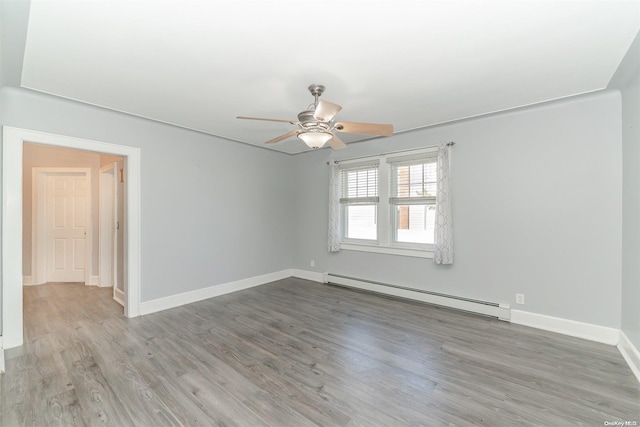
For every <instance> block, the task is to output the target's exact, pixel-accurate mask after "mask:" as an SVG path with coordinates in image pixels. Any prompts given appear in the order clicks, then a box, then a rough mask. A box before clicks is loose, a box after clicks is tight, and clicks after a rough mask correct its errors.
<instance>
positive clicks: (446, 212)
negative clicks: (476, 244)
mask: <svg viewBox="0 0 640 427" xmlns="http://www.w3.org/2000/svg"><path fill="white" fill-rule="evenodd" d="M450 150H451V148H450V147H448V146H447V145H445V144H440V146H439V147H438V175H437V177H438V187H437V190H436V236H435V245H434V246H435V248H434V253H433V261H434V262H435V263H436V264H453V226H452V217H451V190H450V187H449V178H450V175H451V172H450V164H449V154H450Z"/></svg>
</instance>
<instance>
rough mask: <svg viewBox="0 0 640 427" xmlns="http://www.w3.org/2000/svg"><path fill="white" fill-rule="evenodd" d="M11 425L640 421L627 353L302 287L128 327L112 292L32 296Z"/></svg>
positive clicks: (46, 289)
mask: <svg viewBox="0 0 640 427" xmlns="http://www.w3.org/2000/svg"><path fill="white" fill-rule="evenodd" d="M24 301H25V308H24V313H25V344H24V345H23V346H22V347H21V348H17V349H12V350H10V351H7V352H6V353H5V359H6V368H7V371H6V373H5V375H3V376H2V378H0V398H1V401H0V402H1V406H0V409H1V411H0V414H1V419H0V420H1V423H2V425H3V426H8V427H13V426H26V425H52V426H53V425H61V426H67V425H70V426H76V425H77V426H82V425H89V426H93V425H100V426H103V425H106V426H109V425H111V426H118V427H121V426H124V427H126V426H136V427H137V426H154V427H155V426H164V425H168V426H178V425H186V426H213V425H216V426H296V427H297V426H312V425H322V426H352V427H355V426H405V425H426V426H432V425H459V426H467V425H479V426H483V425H486V426H512V425H523V426H551V425H553V426H556V425H604V422H605V421H609V422H612V421H623V422H624V421H638V422H640V384H639V383H638V382H637V380H636V379H635V377H634V376H633V374H632V373H631V370H630V369H629V367H628V366H627V365H626V363H625V362H624V360H623V359H622V356H621V355H620V354H619V352H618V350H617V349H616V348H615V347H613V346H607V345H603V344H598V343H593V342H589V341H585V340H581V339H577V338H571V337H566V336H561V335H557V334H553V333H550V332H545V331H540V330H536V329H532V328H527V327H524V326H520V325H512V324H509V323H506V322H501V321H497V320H495V319H491V318H487V317H481V316H475V315H472V314H468V313H462V312H457V311H452V310H447V309H444V308H438V307H434V306H429V305H426V304H422V303H417V302H413V301H405V300H399V299H393V298H387V297H382V296H379V295H375V294H371V293H366V292H359V291H355V290H350V289H345V288H339V287H335V286H328V285H323V284H318V283H313V282H309V281H306V280H302V279H296V278H289V279H284V280H279V281H277V282H273V283H271V284H267V285H263V286H259V287H256V288H252V289H247V290H244V291H240V292H236V293H233V294H228V295H223V296H220V297H217V298H213V299H210V300H206V301H200V302H198V303H194V304H190V305H187V306H183V307H178V308H176V309H172V310H167V311H164V312H160V313H154V314H151V315H148V316H145V317H141V318H135V319H126V318H124V317H123V316H122V308H121V306H119V305H118V304H117V303H115V302H114V301H113V300H112V296H111V289H108V288H106V289H105V288H97V287H85V286H84V285H83V284H61V283H52V284H47V285H42V286H30V287H26V288H25V289H24Z"/></svg>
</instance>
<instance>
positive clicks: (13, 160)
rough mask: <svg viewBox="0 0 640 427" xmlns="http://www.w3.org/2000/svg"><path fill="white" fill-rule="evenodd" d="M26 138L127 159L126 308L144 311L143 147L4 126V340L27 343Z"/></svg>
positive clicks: (134, 312)
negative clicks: (24, 254)
mask: <svg viewBox="0 0 640 427" xmlns="http://www.w3.org/2000/svg"><path fill="white" fill-rule="evenodd" d="M25 142H34V143H38V144H45V145H53V146H58V147H66V148H76V149H80V150H89V151H97V152H100V153H105V154H114V155H117V156H122V157H124V158H125V168H126V170H127V177H126V182H125V209H126V211H125V221H124V227H125V228H124V235H125V242H124V243H125V248H126V249H125V263H126V269H125V271H126V274H125V284H124V286H125V306H124V314H125V316H127V317H136V316H139V315H140V285H141V284H140V260H141V257H140V148H137V147H130V146H126V145H117V144H110V143H106V142H100V141H92V140H88V139H82V138H74V137H69V136H63V135H55V134H50V133H45V132H38V131H31V130H26V129H19V128H14V127H9V126H4V127H3V143H2V190H3V191H2V340H3V345H4V347H5V348H13V347H17V346H20V345H22V343H23V312H22V167H23V165H22V152H23V144H24V143H25Z"/></svg>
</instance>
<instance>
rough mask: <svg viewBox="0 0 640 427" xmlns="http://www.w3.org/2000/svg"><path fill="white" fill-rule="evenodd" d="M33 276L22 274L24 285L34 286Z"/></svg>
mask: <svg viewBox="0 0 640 427" xmlns="http://www.w3.org/2000/svg"><path fill="white" fill-rule="evenodd" d="M32 285H33V283H32V280H31V276H22V286H32Z"/></svg>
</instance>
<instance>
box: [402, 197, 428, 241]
mask: <svg viewBox="0 0 640 427" xmlns="http://www.w3.org/2000/svg"><path fill="white" fill-rule="evenodd" d="M435 221H436V208H435V206H434V205H397V206H396V221H395V222H396V233H395V234H396V242H402V243H426V244H433V242H434V228H435Z"/></svg>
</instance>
